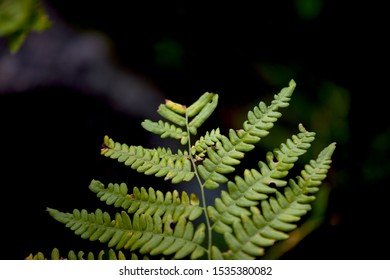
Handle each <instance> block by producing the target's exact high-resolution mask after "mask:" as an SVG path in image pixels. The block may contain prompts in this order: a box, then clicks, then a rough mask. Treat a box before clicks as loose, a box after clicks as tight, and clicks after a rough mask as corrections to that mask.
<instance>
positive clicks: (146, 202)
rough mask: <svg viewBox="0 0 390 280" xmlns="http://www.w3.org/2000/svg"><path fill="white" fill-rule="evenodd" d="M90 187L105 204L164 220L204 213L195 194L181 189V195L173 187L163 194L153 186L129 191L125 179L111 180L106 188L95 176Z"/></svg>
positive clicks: (192, 218)
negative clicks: (118, 182) (114, 181)
mask: <svg viewBox="0 0 390 280" xmlns="http://www.w3.org/2000/svg"><path fill="white" fill-rule="evenodd" d="M89 189H90V190H91V191H93V192H94V193H96V196H97V197H98V198H100V200H101V201H105V202H106V203H107V204H108V205H114V206H115V207H121V208H123V209H125V210H127V212H128V213H137V214H139V215H140V214H148V215H150V216H153V215H159V216H161V217H162V219H163V221H165V220H166V218H167V217H168V216H169V217H172V218H173V221H174V222H177V221H178V220H179V218H180V217H185V218H187V219H189V220H190V221H193V220H195V219H197V218H198V217H199V216H200V215H201V214H202V213H203V210H202V208H201V207H200V206H199V199H198V197H197V196H196V195H195V194H191V196H188V194H187V193H186V192H184V191H183V192H182V194H181V196H180V194H179V192H178V191H176V190H174V191H173V192H167V193H166V194H165V196H164V194H163V193H162V192H161V191H155V190H154V189H153V188H149V189H148V190H146V189H145V188H143V187H142V188H137V187H134V188H133V193H132V194H129V193H128V188H127V186H126V184H125V183H121V184H111V183H110V184H108V186H107V187H106V188H105V186H104V184H103V183H101V182H99V181H97V180H93V181H92V182H91V184H90V185H89Z"/></svg>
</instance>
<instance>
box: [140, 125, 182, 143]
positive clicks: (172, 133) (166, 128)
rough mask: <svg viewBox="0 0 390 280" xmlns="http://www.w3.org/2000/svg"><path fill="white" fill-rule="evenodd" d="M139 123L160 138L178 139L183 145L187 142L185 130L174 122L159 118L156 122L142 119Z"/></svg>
mask: <svg viewBox="0 0 390 280" xmlns="http://www.w3.org/2000/svg"><path fill="white" fill-rule="evenodd" d="M141 125H142V127H143V128H144V129H146V130H147V131H149V132H152V133H154V134H157V135H160V137H161V138H168V137H170V138H173V139H176V140H180V143H181V144H182V145H185V144H187V142H188V133H187V131H183V129H182V128H180V127H177V126H175V125H174V124H171V123H168V122H164V121H162V120H159V121H158V122H153V121H151V120H144V121H143V122H142V123H141Z"/></svg>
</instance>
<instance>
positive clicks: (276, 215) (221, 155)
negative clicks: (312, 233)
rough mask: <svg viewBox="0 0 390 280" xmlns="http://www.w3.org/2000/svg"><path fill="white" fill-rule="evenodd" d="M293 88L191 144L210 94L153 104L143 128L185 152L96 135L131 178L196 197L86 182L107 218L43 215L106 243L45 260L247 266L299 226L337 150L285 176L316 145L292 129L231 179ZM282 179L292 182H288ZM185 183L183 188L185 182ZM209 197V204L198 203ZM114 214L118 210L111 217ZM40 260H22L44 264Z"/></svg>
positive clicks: (212, 102)
mask: <svg viewBox="0 0 390 280" xmlns="http://www.w3.org/2000/svg"><path fill="white" fill-rule="evenodd" d="M295 87H296V84H295V82H294V81H293V80H291V81H290V83H289V86H288V87H285V88H283V89H282V90H281V91H280V92H279V93H278V94H276V95H274V98H273V100H272V102H271V103H270V104H269V105H266V104H265V103H264V102H260V103H259V104H258V105H257V106H255V107H254V108H253V109H252V110H249V112H248V114H247V119H246V120H245V121H244V122H243V124H242V128H240V129H230V130H229V131H228V132H227V133H224V132H222V131H220V129H218V128H216V129H213V130H211V131H207V132H205V133H204V134H203V135H202V136H200V137H196V136H197V135H198V132H199V131H200V129H201V126H202V124H203V123H204V122H205V121H206V120H207V119H208V118H209V117H210V116H211V115H212V113H213V111H214V110H215V108H216V107H217V104H218V95H217V94H214V93H208V92H206V93H204V94H203V95H202V96H200V98H199V99H198V100H196V101H195V102H194V103H193V104H192V105H190V106H188V107H187V106H184V105H182V104H179V103H175V102H173V101H171V100H166V101H165V104H161V105H160V107H159V108H158V113H159V114H160V115H161V117H163V118H164V120H163V119H162V120H158V121H152V120H148V119H147V120H145V121H143V122H142V126H143V128H144V129H146V130H147V131H149V132H151V133H154V134H157V135H160V137H161V138H173V139H175V140H177V141H179V142H180V144H181V145H182V147H183V149H178V151H177V152H173V151H172V150H171V149H170V148H163V147H157V148H153V149H150V148H146V147H143V146H140V145H138V146H135V145H127V144H121V143H118V142H115V141H114V140H113V139H111V138H110V137H108V136H105V137H104V143H103V147H102V149H101V154H102V155H104V156H105V157H108V158H111V159H115V160H117V161H118V162H120V163H123V164H125V165H126V166H129V167H130V168H132V169H134V170H136V171H137V172H139V173H143V174H145V175H153V176H156V177H159V178H162V179H163V180H164V181H165V183H166V184H173V185H174V184H178V183H183V184H188V185H190V184H191V187H193V185H194V184H192V183H193V182H192V181H194V182H195V183H196V184H195V185H197V186H198V187H199V193H200V197H199V198H198V196H197V195H196V194H194V193H191V194H188V193H187V192H185V191H178V190H173V191H166V192H165V193H164V191H163V190H162V191H161V190H157V189H156V188H153V187H133V188H131V189H130V190H129V188H128V186H127V185H126V184H125V183H109V184H108V185H107V186H105V185H104V184H103V183H102V182H100V181H98V180H92V182H91V184H90V185H89V189H90V190H91V191H92V192H93V193H95V194H96V196H97V197H98V198H99V199H100V200H101V201H104V202H105V203H106V204H107V205H110V206H109V207H112V212H104V211H102V210H101V209H97V210H96V211H94V212H88V211H87V210H86V209H82V210H78V209H75V210H73V212H72V213H65V212H61V211H59V210H56V209H52V208H48V212H49V214H50V215H51V216H52V217H53V218H54V219H55V220H57V221H59V222H61V223H63V224H64V225H65V226H66V227H67V228H69V229H70V230H72V231H74V233H75V234H76V235H79V236H80V237H81V238H83V239H88V240H90V241H97V242H101V243H104V244H106V245H107V250H103V251H101V252H98V255H94V254H93V253H92V252H89V253H88V254H87V255H86V256H85V255H84V252H83V251H79V252H78V253H75V252H74V251H73V250H71V251H69V253H68V254H67V256H62V257H61V256H60V253H59V251H58V249H56V248H55V249H53V251H52V253H51V258H52V259H59V258H64V257H67V258H69V259H96V258H97V259H103V258H108V259H139V258H144V259H150V258H158V259H160V258H172V259H184V258H186V259H187V258H190V259H255V258H258V257H261V256H263V255H264V253H265V252H266V249H267V248H269V247H272V246H274V245H275V244H277V243H278V241H281V240H286V239H288V237H289V235H288V233H289V232H290V231H292V230H293V229H295V228H296V227H297V226H298V225H299V221H300V220H301V218H302V217H303V216H304V215H305V214H306V213H307V212H309V211H310V210H311V209H312V206H311V203H312V202H313V201H314V200H315V199H316V196H317V192H318V191H319V186H320V185H321V184H322V182H323V180H324V179H325V178H326V176H327V172H328V170H329V169H330V164H331V156H332V154H333V152H334V150H335V147H336V145H335V143H331V144H330V145H328V146H327V147H325V148H324V149H323V150H322V151H321V152H320V153H319V154H318V157H317V158H316V159H312V160H310V161H309V163H307V164H306V165H305V166H304V168H303V170H302V171H301V172H300V174H299V175H296V176H292V175H290V174H289V173H290V171H291V169H292V168H293V167H294V163H296V162H297V160H298V158H299V157H300V156H302V155H303V154H305V153H306V151H307V150H308V149H309V148H310V147H311V143H312V142H313V141H314V140H315V133H314V132H310V131H308V130H306V129H305V128H304V126H303V125H302V124H299V125H298V132H297V133H296V134H295V135H292V136H291V137H290V138H288V139H286V140H285V141H284V142H283V143H281V144H280V146H279V147H278V148H275V149H274V150H273V151H269V152H267V153H266V154H265V158H264V159H263V160H262V161H259V162H258V166H256V167H253V168H251V169H245V170H244V171H243V173H242V174H237V173H238V172H236V167H237V166H238V165H239V164H240V163H241V161H242V159H243V158H244V156H245V155H246V154H247V153H249V152H251V151H252V150H254V149H255V148H256V144H257V143H258V142H259V141H260V140H261V139H262V138H264V137H266V136H267V135H268V134H269V131H270V130H271V128H272V127H273V126H274V123H275V122H276V121H277V120H278V119H279V118H280V117H281V116H282V114H281V112H280V109H282V108H285V107H287V106H289V102H290V99H291V96H292V93H293V91H294V89H295ZM289 175H290V176H289ZM190 181H191V183H190ZM210 194H212V195H215V199H214V202H213V203H211V204H210V205H207V201H206V197H208V196H209V195H210ZM114 209H117V211H115V210H114ZM45 258H46V257H45V255H44V254H43V253H41V252H39V253H37V254H35V255H33V254H30V256H29V257H28V259H45Z"/></svg>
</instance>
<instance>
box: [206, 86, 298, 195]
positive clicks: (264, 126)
mask: <svg viewBox="0 0 390 280" xmlns="http://www.w3.org/2000/svg"><path fill="white" fill-rule="evenodd" d="M295 86H296V84H295V82H294V80H291V81H290V83H289V87H286V88H283V89H282V90H281V91H280V92H279V93H278V94H276V95H275V96H274V99H273V100H272V102H271V104H270V105H269V106H268V107H267V106H266V104H265V103H264V102H260V103H259V105H258V106H255V107H254V109H253V110H252V111H249V112H248V120H246V121H245V122H244V123H243V129H240V130H237V131H235V130H233V129H230V130H229V138H227V137H224V136H222V137H221V142H219V143H217V145H216V149H217V151H218V152H216V153H213V152H211V151H210V150H208V153H207V155H208V156H209V157H210V156H213V159H212V164H208V165H207V166H206V165H204V164H203V165H198V171H199V174H200V176H201V177H202V178H203V179H204V180H205V182H204V184H203V185H204V187H205V188H208V189H215V188H218V187H219V186H220V184H224V183H226V182H227V181H228V179H227V177H225V176H224V175H222V174H227V173H231V172H233V171H234V170H235V169H234V168H229V169H228V168H226V165H228V163H229V162H233V163H234V164H238V163H240V161H239V160H240V159H242V158H243V156H244V153H246V152H249V151H251V150H252V149H253V148H254V147H255V146H254V144H255V143H257V142H258V141H260V139H261V138H262V137H265V136H267V135H268V130H270V129H271V128H272V127H273V123H274V122H276V121H277V119H278V118H279V117H281V115H282V114H281V113H280V112H279V108H284V107H287V106H288V105H289V101H290V97H291V95H292V93H293V91H294V89H295ZM205 162H206V161H205Z"/></svg>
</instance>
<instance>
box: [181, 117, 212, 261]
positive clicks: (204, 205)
mask: <svg viewBox="0 0 390 280" xmlns="http://www.w3.org/2000/svg"><path fill="white" fill-rule="evenodd" d="M185 117H186V127H187V133H188V135H190V127H189V125H188V114H187V113H185ZM191 148H192V145H191V139H190V137H188V151H191ZM189 155H190V159H191V162H192V166H193V168H194V172H195V177H196V180H197V181H198V184H199V186H200V193H201V199H202V206H201V207H202V210H203V213H204V217H205V221H206V227H207V259H209V260H210V259H211V246H212V244H213V235H212V227H211V223H210V218H209V215H208V213H207V203H206V195H205V191H204V189H205V188H204V185H203V183H202V180H201V178H200V176H199V173H198V169H197V168H196V163H195V162H196V161H195V158H194V157H193V155H192V153H191V152H189Z"/></svg>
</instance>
